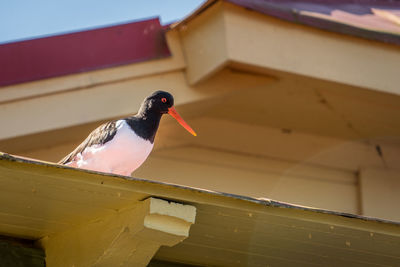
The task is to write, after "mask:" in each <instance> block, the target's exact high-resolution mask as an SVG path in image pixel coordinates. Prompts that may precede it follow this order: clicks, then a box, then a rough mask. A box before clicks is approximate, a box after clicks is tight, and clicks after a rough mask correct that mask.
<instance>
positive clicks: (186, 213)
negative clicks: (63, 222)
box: [40, 198, 196, 267]
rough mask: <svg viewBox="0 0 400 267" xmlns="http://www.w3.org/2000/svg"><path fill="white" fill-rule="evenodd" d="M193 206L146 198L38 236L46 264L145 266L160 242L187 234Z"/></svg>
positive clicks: (170, 241)
mask: <svg viewBox="0 0 400 267" xmlns="http://www.w3.org/2000/svg"><path fill="white" fill-rule="evenodd" d="M195 216H196V208H195V207H194V206H190V205H182V204H179V203H173V202H167V201H165V200H161V199H155V198H148V199H146V200H144V201H142V202H140V203H139V204H135V205H134V206H132V207H129V208H126V209H123V210H120V211H118V212H116V213H115V214H114V215H113V216H109V217H106V218H101V219H98V220H96V221H92V222H89V223H87V224H84V225H80V226H78V227H76V228H73V229H69V230H67V231H64V232H61V233H56V234H54V235H49V236H47V237H44V238H42V239H41V240H40V244H41V245H42V246H43V248H44V249H45V252H46V266H49V267H52V266H57V267H58V266H60V267H62V266H76V267H78V266H116V265H118V266H146V265H147V264H148V263H149V261H150V260H151V258H152V257H153V255H154V254H155V253H156V252H157V250H158V249H159V247H160V246H163V245H165V246H174V245H176V244H177V243H179V242H181V241H182V240H184V239H185V238H187V237H188V236H189V229H190V226H191V225H192V224H193V223H194V221H195Z"/></svg>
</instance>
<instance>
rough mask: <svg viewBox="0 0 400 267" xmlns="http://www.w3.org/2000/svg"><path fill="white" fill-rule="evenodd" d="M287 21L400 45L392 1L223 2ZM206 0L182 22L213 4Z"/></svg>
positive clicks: (399, 13)
mask: <svg viewBox="0 0 400 267" xmlns="http://www.w3.org/2000/svg"><path fill="white" fill-rule="evenodd" d="M224 1H225V2H229V3H232V4H235V5H238V6H242V7H244V8H246V9H249V10H253V11H256V12H259V13H263V14H266V15H269V16H273V17H276V18H279V19H283V20H286V21H290V22H294V23H299V24H303V25H307V26H312V27H315V28H319V29H323V30H328V31H331V32H337V33H341V34H347V35H353V36H357V37H361V38H366V39H370V40H375V41H380V42H385V43H391V44H396V45H400V3H399V2H397V1H391V0H284V1H281V0H224ZM216 2H217V0H209V1H207V2H205V3H204V4H203V5H202V6H201V7H200V8H198V9H197V10H196V11H194V13H193V14H192V15H190V16H189V17H188V18H186V19H185V20H183V21H182V22H179V23H177V24H175V25H179V24H180V23H185V22H187V21H188V20H191V19H192V18H194V17H195V16H196V15H197V14H200V13H201V12H203V11H204V10H205V9H206V8H208V7H210V6H211V5H212V4H214V3H216Z"/></svg>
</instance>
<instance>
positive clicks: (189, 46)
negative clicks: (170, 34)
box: [179, 2, 228, 84]
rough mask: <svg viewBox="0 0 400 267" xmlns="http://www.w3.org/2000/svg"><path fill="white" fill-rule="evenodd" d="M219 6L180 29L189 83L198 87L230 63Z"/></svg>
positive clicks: (218, 4) (223, 20)
mask: <svg viewBox="0 0 400 267" xmlns="http://www.w3.org/2000/svg"><path fill="white" fill-rule="evenodd" d="M221 5H222V3H221V2H219V3H217V4H215V5H213V6H212V7H211V8H210V9H208V10H207V12H206V14H204V15H201V16H199V17H198V18H196V20H193V21H190V22H189V23H187V24H185V25H183V26H180V27H179V33H180V36H181V40H182V48H183V53H184V55H185V60H186V64H187V79H188V82H189V83H190V84H196V83H199V82H200V81H203V80H205V79H207V78H208V77H210V76H211V75H212V74H214V73H216V72H217V71H218V70H221V69H222V68H223V67H224V66H225V65H227V63H228V51H227V49H226V48H227V43H226V42H227V38H226V33H225V27H226V26H225V19H224V16H223V13H221V12H220V8H221Z"/></svg>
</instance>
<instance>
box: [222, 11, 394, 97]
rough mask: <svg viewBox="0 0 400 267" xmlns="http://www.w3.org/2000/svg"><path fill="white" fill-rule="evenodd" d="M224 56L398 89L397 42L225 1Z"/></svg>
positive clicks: (379, 88)
mask: <svg viewBox="0 0 400 267" xmlns="http://www.w3.org/2000/svg"><path fill="white" fill-rule="evenodd" d="M221 12H224V14H225V18H226V23H225V25H226V30H225V31H226V35H227V44H228V48H227V49H228V54H229V59H231V60H235V61H239V62H242V63H247V64H252V65H257V66H264V67H266V68H272V69H277V70H281V71H286V72H290V73H298V74H301V75H306V76H310V77H315V78H318V79H326V80H330V81H335V82H339V83H346V84H349V85H354V86H359V87H363V88H370V89H373V90H376V91H380V92H387V93H392V94H397V95H398V94H399V93H400V91H399V89H398V87H397V86H396V85H397V84H399V82H400V80H399V79H400V77H399V76H398V71H397V70H398V69H399V68H400V53H399V51H400V50H399V47H398V46H395V45H388V44H384V43H380V42H373V41H367V40H363V39H361V38H356V37H350V36H347V35H340V34H335V33H329V32H326V31H323V30H317V29H314V28H312V27H307V26H301V25H297V24H294V23H290V22H284V21H282V20H279V19H276V18H271V17H269V16H265V15H263V14H260V13H257V12H252V11H249V10H246V9H244V8H242V7H238V6H235V5H233V4H230V3H224V6H223V11H221Z"/></svg>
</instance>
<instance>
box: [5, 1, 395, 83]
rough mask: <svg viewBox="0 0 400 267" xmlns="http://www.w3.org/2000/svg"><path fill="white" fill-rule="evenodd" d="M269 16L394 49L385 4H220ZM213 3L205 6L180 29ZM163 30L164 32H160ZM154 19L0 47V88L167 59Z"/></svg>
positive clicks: (391, 9)
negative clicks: (381, 43) (376, 42)
mask: <svg viewBox="0 0 400 267" xmlns="http://www.w3.org/2000/svg"><path fill="white" fill-rule="evenodd" d="M225 1H226V2H230V3H232V4H235V5H239V6H242V7H245V8H247V9H249V10H254V11H256V12H260V13H263V14H266V15H269V16H273V17H277V18H280V19H283V20H287V21H290V22H294V23H299V24H304V25H308V26H312V27H316V28H320V29H324V30H328V31H332V32H337V33H342V34H348V35H353V36H357V37H362V38H366V39H370V40H376V41H381V42H386V43H391V44H396V45H400V17H399V16H400V5H399V3H398V2H396V1H390V0H359V1H355V0H339V1H334V0H330V1H320V0H304V1H293V0H291V1H279V0H225ZM215 2H217V0H209V1H206V2H205V3H204V4H203V5H202V6H201V7H200V8H198V9H197V10H196V11H195V12H194V13H193V14H192V15H191V16H189V17H188V18H187V19H185V20H183V21H181V22H179V23H178V25H179V24H180V23H185V22H187V21H188V20H190V19H192V18H193V17H195V16H196V15H197V14H200V13H201V12H203V11H204V10H205V9H206V8H207V7H209V6H211V5H212V4H214V3H215ZM166 27H167V26H166ZM166 27H163V26H161V25H160V22H159V20H158V19H149V20H143V21H138V22H132V23H127V24H121V25H115V26H110V27H104V28H98V29H94V30H86V31H81V32H75V33H69V34H61V35H56V36H50V37H45V38H38V39H32V40H26V41H19V42H12V43H6V44H1V45H0V66H3V67H2V69H1V71H0V86H6V85H12V84H16V83H22V82H29V81H34V80H39V79H44V78H50V77H56V76H61V75H66V74H73V73H79V72H85V71H89V70H95V69H101V68H107V67H112V66H118V65H124V64H129V63H134V62H141V61H147V60H152V59H157V58H163V57H167V56H170V55H171V53H170V51H169V49H168V45H167V43H166V39H165V35H164V28H166Z"/></svg>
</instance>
